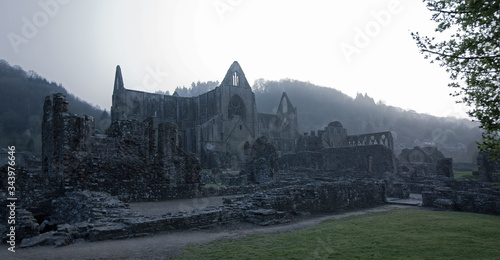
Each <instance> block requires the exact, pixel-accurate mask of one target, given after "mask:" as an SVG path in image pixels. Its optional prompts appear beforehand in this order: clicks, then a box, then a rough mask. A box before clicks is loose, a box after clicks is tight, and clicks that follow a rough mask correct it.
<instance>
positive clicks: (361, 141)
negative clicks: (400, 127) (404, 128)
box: [346, 132, 394, 151]
mask: <svg viewBox="0 0 500 260" xmlns="http://www.w3.org/2000/svg"><path fill="white" fill-rule="evenodd" d="M346 142H347V145H348V146H360V145H361V146H363V145H376V144H379V145H383V146H385V147H387V148H389V149H391V150H392V151H394V140H393V137H392V134H391V132H380V133H369V134H362V135H349V136H347V139H346Z"/></svg>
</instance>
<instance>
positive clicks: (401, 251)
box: [179, 210, 500, 259]
mask: <svg viewBox="0 0 500 260" xmlns="http://www.w3.org/2000/svg"><path fill="white" fill-rule="evenodd" d="M499 243H500V217H498V216H489V215H481V214H473V213H464V212H441V211H427V210H395V211H389V212H384V213H379V214H374V215H368V216H359V217H349V218H346V219H343V220H329V221H325V222H323V223H321V224H319V225H317V226H314V227H309V228H305V229H302V230H298V231H293V232H288V233H283V234H274V235H258V236H250V237H245V238H241V239H237V240H227V239H225V240H224V239H223V240H219V241H215V242H212V243H209V244H205V245H192V246H189V247H187V248H185V249H184V250H183V254H182V255H181V256H180V257H179V259H500V245H499Z"/></svg>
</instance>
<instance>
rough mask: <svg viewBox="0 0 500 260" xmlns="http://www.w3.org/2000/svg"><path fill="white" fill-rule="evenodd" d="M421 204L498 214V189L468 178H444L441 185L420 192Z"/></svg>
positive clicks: (499, 212) (499, 205)
mask: <svg viewBox="0 0 500 260" xmlns="http://www.w3.org/2000/svg"><path fill="white" fill-rule="evenodd" d="M422 204H423V206H427V207H436V208H440V209H445V210H456V211H467V212H475V213H486V214H493V215H500V189H499V188H498V187H494V186H491V185H486V184H484V183H481V182H479V181H476V180H470V179H457V180H454V179H451V178H449V179H446V180H445V181H444V185H443V186H439V187H436V188H434V189H431V190H428V191H424V192H422Z"/></svg>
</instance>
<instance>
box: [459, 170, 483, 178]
mask: <svg viewBox="0 0 500 260" xmlns="http://www.w3.org/2000/svg"><path fill="white" fill-rule="evenodd" d="M453 174H454V175H455V179H458V178H467V179H479V176H474V175H472V172H471V171H468V172H458V171H457V172H454V173H453Z"/></svg>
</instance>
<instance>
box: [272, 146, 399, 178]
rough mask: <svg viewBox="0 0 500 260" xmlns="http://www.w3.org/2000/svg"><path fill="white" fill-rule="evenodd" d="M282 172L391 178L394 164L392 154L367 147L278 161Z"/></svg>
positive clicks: (380, 147)
mask: <svg viewBox="0 0 500 260" xmlns="http://www.w3.org/2000/svg"><path fill="white" fill-rule="evenodd" d="M279 165H280V168H281V169H283V170H290V169H292V170H300V169H302V168H309V169H319V170H323V171H328V172H331V173H332V175H333V176H338V177H341V176H344V175H345V177H370V178H379V179H380V178H385V175H387V174H390V175H392V174H395V172H396V162H395V158H394V155H393V153H392V150H390V149H389V148H387V147H386V146H383V145H367V146H353V147H339V148H328V149H323V150H321V152H312V151H304V152H298V153H295V154H289V155H285V156H282V157H280V159H279Z"/></svg>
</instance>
